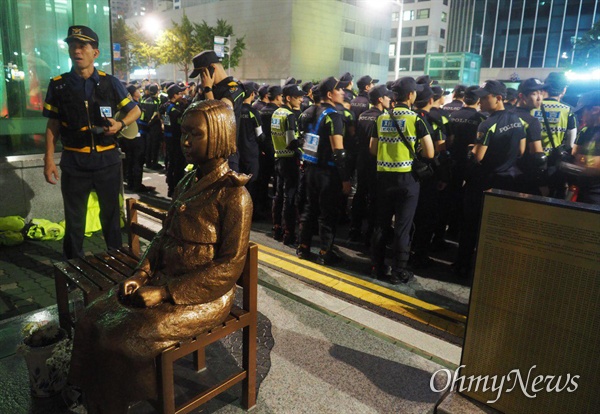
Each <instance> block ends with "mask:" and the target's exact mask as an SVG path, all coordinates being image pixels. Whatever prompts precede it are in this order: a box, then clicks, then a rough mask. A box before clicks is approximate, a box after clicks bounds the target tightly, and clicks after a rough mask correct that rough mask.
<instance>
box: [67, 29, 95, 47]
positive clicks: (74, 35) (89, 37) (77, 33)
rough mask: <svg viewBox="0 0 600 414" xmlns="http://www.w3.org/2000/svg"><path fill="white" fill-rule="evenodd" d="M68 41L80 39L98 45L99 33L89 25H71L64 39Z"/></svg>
mask: <svg viewBox="0 0 600 414" xmlns="http://www.w3.org/2000/svg"><path fill="white" fill-rule="evenodd" d="M64 41H65V42H66V43H69V42H73V41H78V42H83V43H95V44H96V46H98V43H99V40H98V35H97V34H96V32H94V31H93V30H92V29H90V28H89V27H87V26H71V27H69V31H68V34H67V37H66V38H65V40H64Z"/></svg>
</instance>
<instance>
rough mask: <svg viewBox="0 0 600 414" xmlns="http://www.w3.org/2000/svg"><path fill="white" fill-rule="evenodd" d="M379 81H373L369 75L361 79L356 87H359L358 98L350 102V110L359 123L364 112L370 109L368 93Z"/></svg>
mask: <svg viewBox="0 0 600 414" xmlns="http://www.w3.org/2000/svg"><path fill="white" fill-rule="evenodd" d="M377 82H379V79H373V78H372V77H370V76H369V75H366V76H363V77H361V78H360V79H359V80H358V81H357V82H356V85H357V86H358V96H356V98H354V99H352V100H351V101H350V109H351V110H352V113H353V114H354V119H356V120H357V121H358V117H359V116H360V114H362V113H363V112H364V111H366V110H367V109H369V96H368V93H369V91H370V90H371V88H372V87H373V85H375V84H376V83H377Z"/></svg>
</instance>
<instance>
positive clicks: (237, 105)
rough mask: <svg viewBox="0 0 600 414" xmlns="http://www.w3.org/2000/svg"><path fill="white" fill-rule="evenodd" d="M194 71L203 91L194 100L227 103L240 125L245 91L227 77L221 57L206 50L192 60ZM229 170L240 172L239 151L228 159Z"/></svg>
mask: <svg viewBox="0 0 600 414" xmlns="http://www.w3.org/2000/svg"><path fill="white" fill-rule="evenodd" d="M192 63H193V65H194V70H193V71H192V73H190V78H195V77H196V76H198V75H200V78H201V79H202V91H201V93H198V94H197V95H196V97H195V98H194V102H196V101H200V100H205V99H217V100H220V101H223V102H225V103H226V104H227V105H229V107H230V108H231V109H233V113H234V114H235V122H236V125H239V124H240V116H241V115H242V103H243V102H244V89H243V87H242V85H241V83H240V82H239V81H238V80H237V79H235V78H233V76H227V72H225V68H224V67H223V65H222V64H221V61H220V60H219V57H218V56H217V54H216V53H215V52H214V51H213V50H205V51H203V52H201V53H199V54H197V55H196V56H194V58H193V59H192ZM238 137H239V128H236V141H237V138H238ZM227 161H228V162H229V168H231V169H232V170H233V171H236V172H239V154H238V153H237V151H236V152H235V154H232V155H231V156H229V158H228V159H227Z"/></svg>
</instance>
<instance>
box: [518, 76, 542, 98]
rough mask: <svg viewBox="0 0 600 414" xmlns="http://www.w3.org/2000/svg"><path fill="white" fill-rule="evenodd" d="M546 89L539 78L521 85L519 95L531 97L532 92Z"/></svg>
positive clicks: (526, 80) (530, 79) (531, 79)
mask: <svg viewBox="0 0 600 414" xmlns="http://www.w3.org/2000/svg"><path fill="white" fill-rule="evenodd" d="M543 88H544V83H543V82H542V81H541V80H539V79H537V78H529V79H525V80H524V81H523V82H521V83H520V84H519V93H522V94H523V95H529V94H530V93H531V92H535V91H539V90H541V89H543Z"/></svg>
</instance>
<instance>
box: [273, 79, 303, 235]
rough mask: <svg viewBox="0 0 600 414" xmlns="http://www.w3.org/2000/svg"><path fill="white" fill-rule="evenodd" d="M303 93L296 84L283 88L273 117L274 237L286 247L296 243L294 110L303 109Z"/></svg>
mask: <svg viewBox="0 0 600 414" xmlns="http://www.w3.org/2000/svg"><path fill="white" fill-rule="evenodd" d="M303 96H304V91H303V90H302V89H301V88H300V87H299V86H298V85H297V84H296V83H295V82H293V83H290V84H287V85H285V86H284V87H283V99H284V102H283V105H282V106H280V107H279V108H278V109H277V110H276V111H275V112H274V113H273V116H272V118H271V139H272V141H273V149H274V152H275V197H274V198H273V209H272V213H273V238H274V239H275V240H283V243H284V244H286V245H294V244H295V243H296V204H295V203H296V192H297V190H298V178H299V173H300V170H299V162H300V155H301V151H300V147H301V145H300V142H299V140H298V127H297V120H296V114H295V113H294V111H293V108H294V107H298V106H300V103H301V101H302V97H303Z"/></svg>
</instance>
